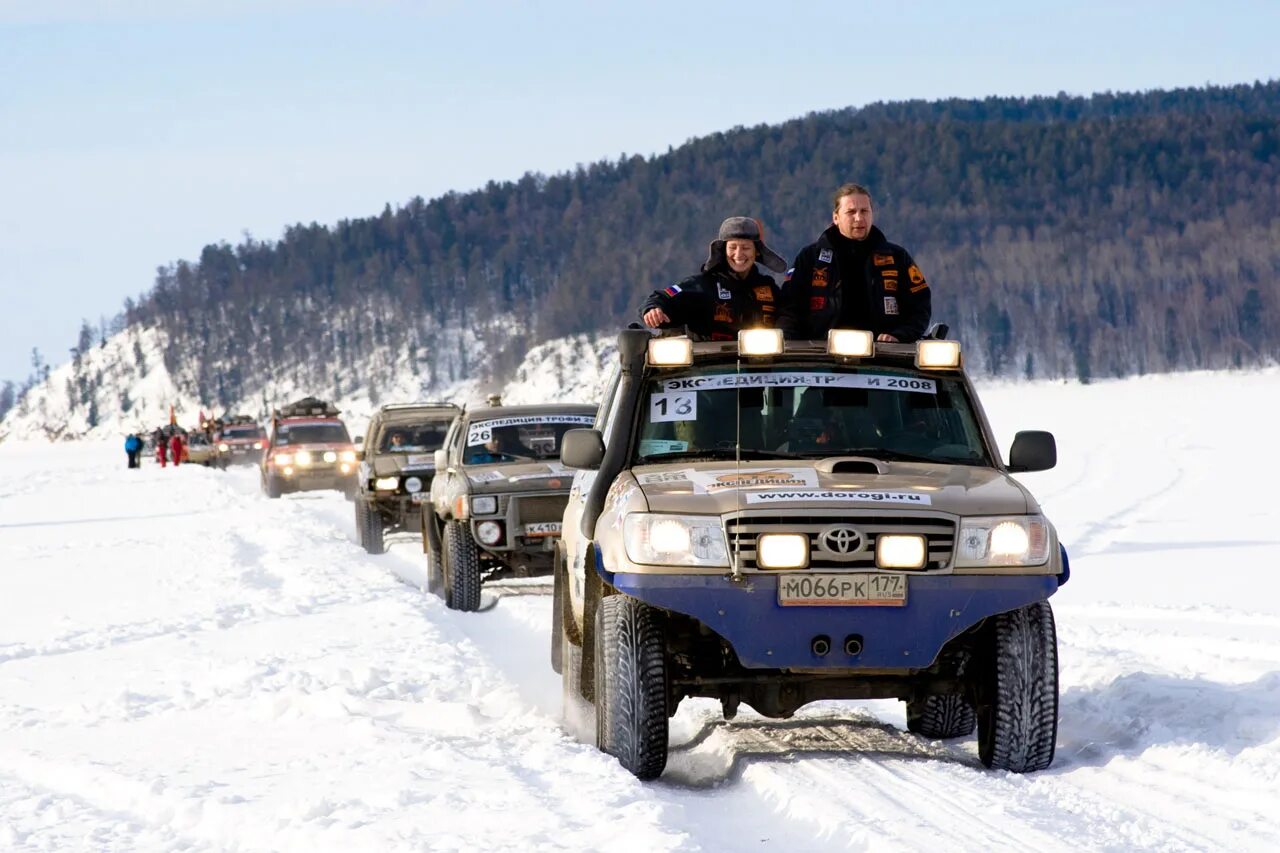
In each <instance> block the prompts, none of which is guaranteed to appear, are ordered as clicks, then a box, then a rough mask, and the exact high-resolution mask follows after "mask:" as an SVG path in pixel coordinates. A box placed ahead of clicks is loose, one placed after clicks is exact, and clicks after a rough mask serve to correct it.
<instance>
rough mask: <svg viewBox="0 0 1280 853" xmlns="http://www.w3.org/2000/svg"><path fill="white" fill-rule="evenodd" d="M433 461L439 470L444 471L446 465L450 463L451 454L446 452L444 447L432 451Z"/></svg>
mask: <svg viewBox="0 0 1280 853" xmlns="http://www.w3.org/2000/svg"><path fill="white" fill-rule="evenodd" d="M431 461H432V462H434V463H435V465H436V470H437V471H443V470H444V469H445V466H446V465H448V464H449V456H448V454H446V453H445V452H444V448H441V449H440V450H435V451H432V453H431Z"/></svg>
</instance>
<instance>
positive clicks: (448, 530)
mask: <svg viewBox="0 0 1280 853" xmlns="http://www.w3.org/2000/svg"><path fill="white" fill-rule="evenodd" d="M443 557H444V559H443V560H442V561H441V562H443V563H444V578H445V583H444V588H445V599H444V601H445V604H446V605H447V606H448V607H449V609H450V610H464V611H475V610H479V609H480V555H479V553H478V551H477V549H476V542H475V540H474V539H472V538H471V531H469V530H467V527H466V524H465V523H464V522H461V521H450V522H448V523H447V524H445V526H444V554H443Z"/></svg>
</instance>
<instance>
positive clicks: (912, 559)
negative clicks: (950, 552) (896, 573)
mask: <svg viewBox="0 0 1280 853" xmlns="http://www.w3.org/2000/svg"><path fill="white" fill-rule="evenodd" d="M928 561H929V547H928V545H927V544H926V542H925V538H924V537H923V536H920V535H919V534H904V533H886V534H883V535H881V536H878V537H876V565H877V566H878V567H879V568H882V569H923V568H924V566H925V563H927V562H928Z"/></svg>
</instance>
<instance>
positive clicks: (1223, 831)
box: [0, 371, 1280, 853]
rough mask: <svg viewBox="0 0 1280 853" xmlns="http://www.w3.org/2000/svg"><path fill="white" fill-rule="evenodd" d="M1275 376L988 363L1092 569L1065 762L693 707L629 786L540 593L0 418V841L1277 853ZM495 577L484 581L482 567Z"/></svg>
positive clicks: (1072, 540) (342, 506)
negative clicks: (436, 564)
mask: <svg viewBox="0 0 1280 853" xmlns="http://www.w3.org/2000/svg"><path fill="white" fill-rule="evenodd" d="M1277 390H1280V373H1277V372H1275V371H1271V372H1265V373H1250V374H1195V375H1185V376H1177V377H1147V378H1143V379H1135V380H1128V381H1123V382H1103V383H1098V384H1095V385H1091V386H1085V387H1081V386H1078V385H1071V384H1047V383H1046V384H1033V385H1009V386H991V387H988V388H987V389H985V393H984V399H985V401H986V403H987V407H988V410H989V414H990V416H991V418H992V421H993V423H994V425H995V427H996V429H997V431H998V432H999V433H1000V435H1001V444H1002V446H1003V447H1004V448H1005V449H1006V450H1007V448H1008V445H1009V442H1010V441H1011V440H1012V436H1013V432H1014V431H1016V430H1017V429H1020V428H1049V429H1052V430H1053V431H1054V432H1055V433H1056V435H1057V437H1058V440H1059V455H1060V463H1059V466H1058V467H1057V468H1056V469H1054V470H1053V471H1049V472H1044V473H1039V474H1031V475H1026V476H1025V481H1026V482H1027V483H1028V485H1030V487H1031V488H1032V489H1033V490H1034V491H1035V492H1036V493H1037V494H1038V495H1039V497H1040V498H1041V500H1042V502H1043V503H1044V505H1045V507H1046V509H1047V511H1048V512H1049V514H1050V516H1051V517H1052V518H1053V520H1054V521H1055V522H1056V524H1057V525H1058V528H1059V530H1060V532H1061V533H1062V536H1063V539H1064V540H1065V541H1066V542H1067V543H1068V546H1069V548H1070V550H1071V556H1072V567H1073V578H1072V580H1071V582H1070V583H1069V584H1068V585H1067V586H1065V587H1064V588H1063V589H1062V590H1061V591H1060V592H1059V594H1058V595H1057V596H1055V598H1054V599H1053V603H1054V607H1055V611H1056V614H1057V619H1058V630H1059V639H1060V646H1061V669H1062V679H1061V690H1062V704H1061V726H1060V730H1059V742H1058V753H1057V759H1056V761H1055V763H1054V765H1053V767H1052V768H1050V769H1049V770H1047V771H1045V772H1041V773H1038V774H1032V775H1027V776H1017V775H1012V774H1007V773H996V772H990V771H987V770H984V769H983V768H982V767H981V766H980V764H979V763H978V760H977V755H976V747H975V744H974V741H973V739H972V738H968V739H964V740H961V741H960V742H957V743H953V742H946V743H943V742H930V741H927V740H924V739H921V738H919V737H916V736H913V735H909V734H907V733H906V732H905V731H904V724H905V718H904V713H903V710H902V707H901V706H900V705H899V704H898V703H896V702H847V703H842V702H829V703H822V704H820V705H815V706H810V707H809V708H806V709H805V710H804V711H802V712H801V714H800V715H798V716H797V717H796V719H794V720H790V721H785V722H777V721H767V720H762V719H760V718H758V717H754V716H753V715H751V714H750V713H747V712H745V709H744V713H743V715H741V716H740V717H739V718H738V719H737V720H736V721H734V722H732V723H725V722H723V721H720V720H719V719H718V713H717V712H718V706H716V705H713V704H711V703H705V702H696V703H686V704H685V705H682V706H681V711H680V713H679V715H678V717H677V719H676V721H675V724H674V726H673V731H672V743H673V746H674V751H673V754H672V759H671V762H670V765H669V768H668V770H667V773H666V774H665V775H664V776H663V777H662V779H660V780H659V781H657V782H655V783H650V784H642V783H640V782H637V781H636V780H634V779H633V778H632V777H631V776H630V775H628V774H627V773H626V772H624V771H623V770H622V769H621V768H620V767H619V766H618V765H617V764H616V763H615V762H614V761H613V760H612V759H610V758H608V757H606V756H604V755H602V754H600V753H598V752H597V751H596V750H595V749H594V748H592V747H590V746H586V745H583V744H580V743H578V742H576V741H575V740H574V739H573V738H572V737H570V736H569V735H568V734H567V733H566V732H565V730H564V729H563V727H562V725H561V721H560V718H559V705H560V687H559V678H558V676H556V675H555V674H554V673H553V672H552V670H551V668H550V666H549V664H548V662H547V648H548V632H549V626H550V613H549V599H548V597H547V596H546V595H545V594H539V592H540V591H539V589H537V588H536V587H534V588H531V587H530V586H529V585H526V586H524V587H519V588H512V589H508V590H498V591H497V594H496V599H497V600H496V606H495V607H493V608H492V609H491V610H489V611H487V612H483V613H478V614H457V613H452V612H449V611H447V610H446V609H445V608H444V607H443V605H442V604H441V603H440V602H439V600H437V599H435V598H432V597H429V596H427V595H424V594H423V593H422V592H420V591H419V589H418V588H417V585H416V584H417V583H418V582H419V581H420V580H421V578H422V555H421V551H420V546H419V545H418V543H417V542H414V541H412V540H411V539H409V538H403V539H399V540H395V541H393V544H392V547H391V550H390V552H389V553H387V554H384V555H381V556H377V557H371V556H367V555H365V554H364V552H363V551H361V550H360V549H359V548H358V547H357V546H356V544H355V543H354V541H353V540H354V528H353V523H352V511H351V505H350V504H348V503H346V502H345V501H343V500H342V499H341V497H339V496H338V495H336V494H322V495H300V496H295V497H291V498H285V499H284V500H279V501H268V500H266V499H265V498H263V497H262V496H260V494H259V492H258V487H257V480H256V473H255V472H254V471H253V470H251V469H239V470H232V471H230V472H227V473H220V472H216V471H208V470H204V469H201V468H196V467H184V468H180V469H177V470H174V469H172V468H170V469H167V470H161V469H159V468H158V467H156V466H155V465H154V464H151V463H148V464H147V465H146V466H145V467H144V468H143V469H142V470H140V471H128V470H126V469H125V467H124V453H123V452H122V451H121V450H120V449H118V448H117V446H116V445H115V443H114V442H113V443H112V444H110V445H107V444H96V443H78V444H62V445H47V444H20V443H14V442H9V443H5V444H3V445H0V849H4V850H15V849H16V850H28V849H30V850H95V851H96V850H157V849H161V850H163V849H194V850H201V849H239V850H258V849H277V850H402V849H403V850H411V849H429V850H467V851H471V850H512V851H517V850H518V851H527V850H558V849H569V850H599V849H610V850H643V851H651V850H712V851H718V850H756V849H776V850H785V851H788V852H789V853H791V851H807V850H833V849H869V850H938V849H961V850H990V849H997V848H1005V849H1031V850H1133V849H1159V850H1215V851H1216V850H1275V849H1277V848H1278V847H1280V570H1278V569H1277V567H1278V566H1280V524H1277V520H1278V519H1280V513H1277V510H1276V500H1275V493H1276V490H1277V486H1276V483H1275V481H1276V479H1277V478H1278V477H1280V470H1278V469H1277V467H1276V465H1275V463H1274V460H1275V453H1274V438H1273V436H1274V432H1275V427H1274V420H1273V418H1274V416H1275V415H1274V412H1275V409H1274V406H1275V404H1274V402H1273V401H1274V399H1275V397H1276V392H1277ZM490 594H493V593H490Z"/></svg>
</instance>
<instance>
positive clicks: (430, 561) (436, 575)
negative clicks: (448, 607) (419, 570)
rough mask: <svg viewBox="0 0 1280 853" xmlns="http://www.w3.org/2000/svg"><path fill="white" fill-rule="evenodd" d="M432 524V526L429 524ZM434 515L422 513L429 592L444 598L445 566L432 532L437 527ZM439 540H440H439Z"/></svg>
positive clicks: (423, 548)
mask: <svg viewBox="0 0 1280 853" xmlns="http://www.w3.org/2000/svg"><path fill="white" fill-rule="evenodd" d="M428 524H429V525H431V527H430V528H428V527H427V525H428ZM435 525H436V519H435V516H434V515H427V513H426V512H425V511H424V512H423V513H422V550H423V552H424V553H425V554H426V555H427V592H429V593H431V594H432V595H438V596H440V597H441V598H444V566H443V565H442V564H441V561H442V558H441V555H440V546H439V545H433V544H432V541H431V532H434V531H435V530H436V529H437V528H436V526H435ZM437 541H438V540H437Z"/></svg>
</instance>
